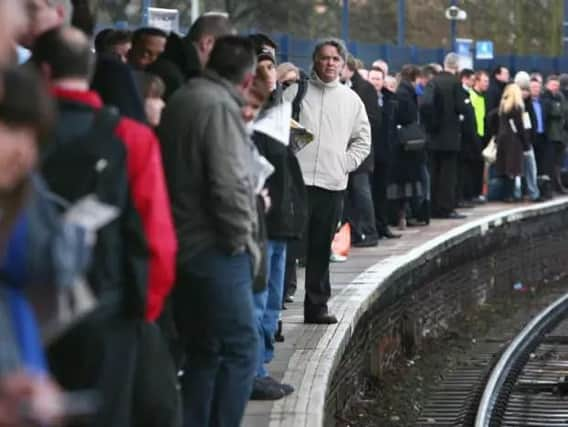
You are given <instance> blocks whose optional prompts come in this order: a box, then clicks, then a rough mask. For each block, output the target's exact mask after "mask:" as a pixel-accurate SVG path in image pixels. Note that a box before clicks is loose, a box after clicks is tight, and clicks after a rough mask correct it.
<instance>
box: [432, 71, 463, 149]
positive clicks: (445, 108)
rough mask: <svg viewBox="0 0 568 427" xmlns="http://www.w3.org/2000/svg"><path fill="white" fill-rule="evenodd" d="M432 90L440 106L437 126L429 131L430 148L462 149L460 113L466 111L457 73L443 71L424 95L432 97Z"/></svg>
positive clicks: (437, 113)
mask: <svg viewBox="0 0 568 427" xmlns="http://www.w3.org/2000/svg"><path fill="white" fill-rule="evenodd" d="M431 91H433V93H434V94H433V98H434V99H435V100H436V102H435V104H436V105H439V106H440V108H437V109H436V111H434V114H435V115H436V116H437V117H436V118H435V119H436V120H435V122H436V123H437V126H436V129H430V130H429V132H428V149H429V150H432V151H460V147H461V121H460V115H465V113H466V111H465V104H464V96H463V88H462V85H461V84H460V82H459V80H458V78H457V77H456V76H455V75H453V74H450V73H448V72H442V73H440V74H439V75H438V76H436V77H435V78H434V79H433V80H432V81H431V82H430V83H429V84H428V86H427V87H426V93H425V95H424V97H425V98H426V97H430V96H431V95H430V94H429V92H431ZM423 107H424V105H423Z"/></svg>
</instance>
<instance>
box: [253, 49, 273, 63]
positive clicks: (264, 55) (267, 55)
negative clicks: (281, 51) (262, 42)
mask: <svg viewBox="0 0 568 427" xmlns="http://www.w3.org/2000/svg"><path fill="white" fill-rule="evenodd" d="M256 59H257V60H258V62H260V61H264V60H269V61H272V63H273V64H276V57H275V56H274V49H272V48H270V47H269V46H261V47H260V48H259V49H257V51H256Z"/></svg>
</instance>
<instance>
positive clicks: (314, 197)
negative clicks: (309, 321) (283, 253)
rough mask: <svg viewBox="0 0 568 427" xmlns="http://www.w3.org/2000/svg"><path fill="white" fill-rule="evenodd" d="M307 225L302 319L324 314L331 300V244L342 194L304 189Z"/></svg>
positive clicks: (339, 216) (310, 188)
mask: <svg viewBox="0 0 568 427" xmlns="http://www.w3.org/2000/svg"><path fill="white" fill-rule="evenodd" d="M307 193H308V224H307V230H306V244H307V246H306V298H305V300H304V316H306V317H310V316H318V315H321V314H325V313H327V302H328V300H329V298H330V297H331V284H330V281H329V257H330V255H331V242H332V240H333V236H334V235H335V231H336V229H337V222H338V221H339V219H340V218H341V209H342V205H343V194H344V192H343V191H329V190H324V189H321V188H318V187H312V186H309V187H307Z"/></svg>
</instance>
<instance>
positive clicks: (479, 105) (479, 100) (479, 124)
mask: <svg viewBox="0 0 568 427" xmlns="http://www.w3.org/2000/svg"><path fill="white" fill-rule="evenodd" d="M469 97H470V99H471V105H473V109H474V111H475V123H476V129H477V134H478V135H479V136H480V137H481V138H483V136H484V135H485V114H486V113H487V111H486V103H485V95H483V94H482V93H477V92H476V91H475V90H474V89H471V90H470V91H469Z"/></svg>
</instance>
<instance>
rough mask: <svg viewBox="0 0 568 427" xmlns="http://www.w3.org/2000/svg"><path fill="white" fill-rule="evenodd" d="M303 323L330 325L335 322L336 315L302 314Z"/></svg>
mask: <svg viewBox="0 0 568 427" xmlns="http://www.w3.org/2000/svg"><path fill="white" fill-rule="evenodd" d="M304 323H311V324H314V325H332V324H334V323H337V317H335V316H334V315H333V314H328V313H325V314H320V315H319V316H306V315H304Z"/></svg>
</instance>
